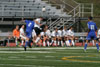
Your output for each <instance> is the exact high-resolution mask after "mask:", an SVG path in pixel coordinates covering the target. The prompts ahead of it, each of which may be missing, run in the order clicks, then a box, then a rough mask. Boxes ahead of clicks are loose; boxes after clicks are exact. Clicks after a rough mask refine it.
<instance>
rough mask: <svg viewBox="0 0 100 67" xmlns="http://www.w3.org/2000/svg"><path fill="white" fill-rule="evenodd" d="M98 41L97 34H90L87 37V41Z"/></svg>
mask: <svg viewBox="0 0 100 67" xmlns="http://www.w3.org/2000/svg"><path fill="white" fill-rule="evenodd" d="M91 39H93V40H96V39H97V37H96V34H95V33H88V36H87V37H86V40H91Z"/></svg>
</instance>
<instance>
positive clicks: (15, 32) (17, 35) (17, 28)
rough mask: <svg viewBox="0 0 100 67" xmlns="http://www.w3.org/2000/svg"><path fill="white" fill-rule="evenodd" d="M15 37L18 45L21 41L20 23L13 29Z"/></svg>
mask: <svg viewBox="0 0 100 67" xmlns="http://www.w3.org/2000/svg"><path fill="white" fill-rule="evenodd" d="M13 37H14V39H15V43H16V46H18V42H19V41H20V31H19V26H18V25H17V26H16V28H15V29H14V30H13Z"/></svg>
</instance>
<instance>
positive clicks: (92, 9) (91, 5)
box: [91, 3, 93, 17]
mask: <svg viewBox="0 0 100 67" xmlns="http://www.w3.org/2000/svg"><path fill="white" fill-rule="evenodd" d="M91 16H92V17H93V3H92V4H91Z"/></svg>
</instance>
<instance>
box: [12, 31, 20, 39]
mask: <svg viewBox="0 0 100 67" xmlns="http://www.w3.org/2000/svg"><path fill="white" fill-rule="evenodd" d="M13 36H14V37H17V38H19V37H20V31H19V30H17V29H14V30H13Z"/></svg>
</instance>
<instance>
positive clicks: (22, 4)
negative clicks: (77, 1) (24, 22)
mask: <svg viewBox="0 0 100 67" xmlns="http://www.w3.org/2000/svg"><path fill="white" fill-rule="evenodd" d="M43 7H45V8H46V12H45V13H44V12H43V11H42V8H43ZM0 16H3V17H12V16H14V17H40V16H43V17H52V16H53V17H59V16H64V17H67V16H68V15H67V14H66V12H62V11H61V9H56V7H55V6H51V4H47V3H46V2H45V1H41V0H0Z"/></svg>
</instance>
